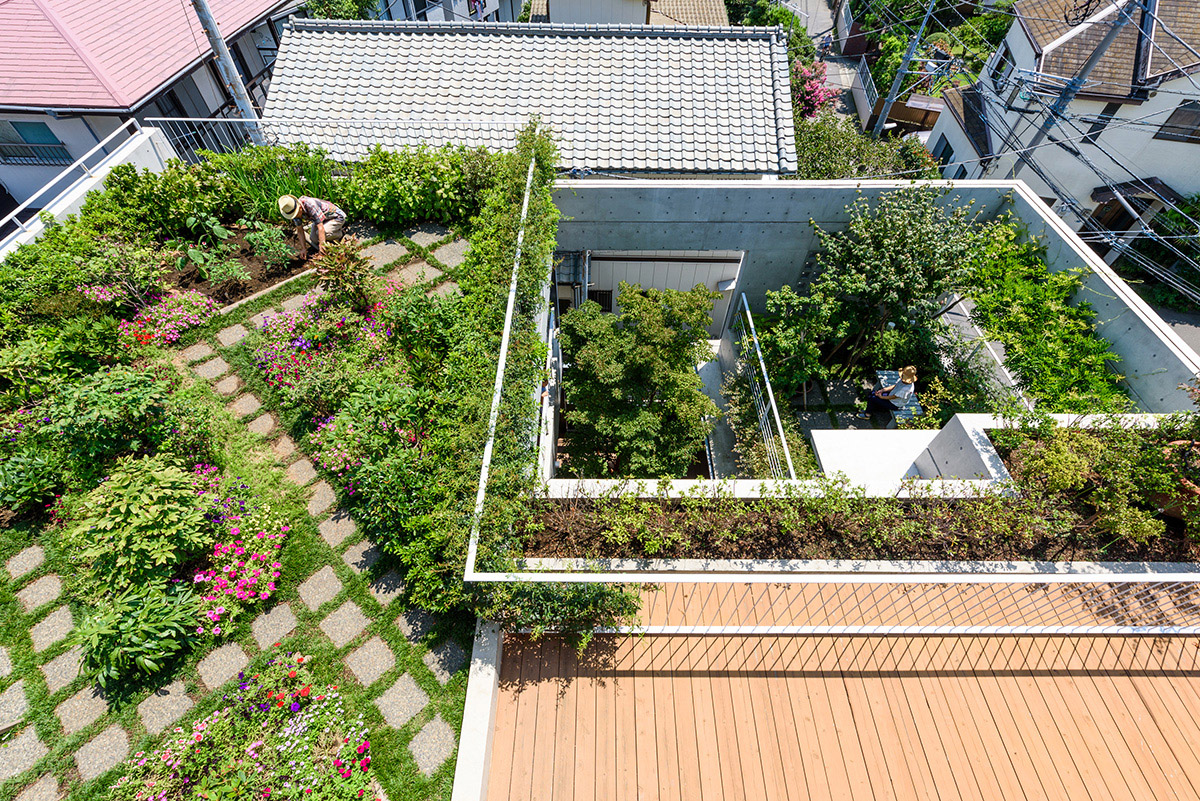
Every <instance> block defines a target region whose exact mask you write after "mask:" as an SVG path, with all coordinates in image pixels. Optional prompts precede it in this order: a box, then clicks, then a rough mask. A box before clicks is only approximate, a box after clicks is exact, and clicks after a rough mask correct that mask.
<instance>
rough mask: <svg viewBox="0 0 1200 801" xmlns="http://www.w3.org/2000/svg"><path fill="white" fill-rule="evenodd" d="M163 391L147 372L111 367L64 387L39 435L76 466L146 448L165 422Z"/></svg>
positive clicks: (153, 443)
mask: <svg viewBox="0 0 1200 801" xmlns="http://www.w3.org/2000/svg"><path fill="white" fill-rule="evenodd" d="M167 398H168V388H167V386H166V385H165V384H164V383H162V382H161V381H159V380H158V379H157V377H156V376H155V375H154V374H153V373H149V372H144V371H140V370H135V369H133V368H130V367H121V366H118V367H114V368H112V369H110V370H107V371H105V372H100V373H95V374H93V375H90V376H88V377H86V378H84V379H83V380H82V381H80V382H78V383H76V384H72V385H69V386H67V387H64V388H63V389H62V390H61V391H60V392H59V393H58V395H57V396H56V397H55V398H54V400H53V402H52V403H50V404H49V405H48V407H47V408H46V410H45V416H46V417H48V418H49V420H50V422H48V423H47V424H46V425H45V427H44V428H43V429H42V431H41V434H42V436H43V437H45V439H46V441H47V442H49V443H51V444H52V445H53V446H54V447H58V448H62V449H63V450H64V451H65V452H66V453H67V454H68V455H69V456H70V457H71V458H72V459H74V460H75V461H77V462H79V463H80V464H81V465H96V464H99V463H103V462H104V461H106V460H108V459H111V458H113V457H115V456H117V455H119V454H122V453H127V452H137V451H142V450H150V449H152V448H153V447H154V446H155V445H156V444H157V442H158V440H159V438H160V437H161V435H162V426H163V423H164V422H165V421H166V419H167Z"/></svg>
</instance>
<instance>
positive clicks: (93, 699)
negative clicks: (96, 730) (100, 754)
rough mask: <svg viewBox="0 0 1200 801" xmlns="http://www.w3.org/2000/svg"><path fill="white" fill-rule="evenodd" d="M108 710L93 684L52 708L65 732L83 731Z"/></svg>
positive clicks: (102, 697)
mask: <svg viewBox="0 0 1200 801" xmlns="http://www.w3.org/2000/svg"><path fill="white" fill-rule="evenodd" d="M107 711H108V702H107V701H105V700H104V696H102V695H100V690H99V689H97V688H96V687H95V686H89V687H84V688H83V689H82V690H80V691H79V692H77V693H75V694H74V695H72V696H71V697H70V698H68V699H67V700H65V701H63V702H62V703H61V704H59V705H58V706H57V707H55V709H54V714H55V715H58V719H59V720H60V721H62V725H63V730H64V731H65V732H66V733H67V734H74V733H75V732H77V731H83V730H84V729H86V728H87V727H88V726H91V725H92V724H93V723H95V722H96V721H97V720H99V719H100V718H101V717H102V716H103V715H104V713H105V712H107Z"/></svg>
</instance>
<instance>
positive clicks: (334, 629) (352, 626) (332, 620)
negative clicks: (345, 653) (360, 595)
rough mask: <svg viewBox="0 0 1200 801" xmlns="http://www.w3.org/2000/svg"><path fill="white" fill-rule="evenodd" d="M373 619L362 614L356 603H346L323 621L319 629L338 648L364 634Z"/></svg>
mask: <svg viewBox="0 0 1200 801" xmlns="http://www.w3.org/2000/svg"><path fill="white" fill-rule="evenodd" d="M370 622H371V619H370V618H369V617H367V616H366V615H364V614H363V613H362V610H361V609H359V608H358V604H356V603H354V601H346V602H345V603H344V604H342V605H341V606H339V607H338V608H337V609H335V610H333V611H332V612H330V613H329V616H328V617H327V618H325V619H324V620H322V621H321V623H320V624H319V627H320V629H321V631H323V632H325V636H326V637H328V638H329V639H330V640H332V641H333V644H334V645H336V646H337V647H338V648H341V647H342V646H344V645H346V644H347V643H348V642H350V641H351V640H353V639H354V638H355V637H357V636H358V635H360V634H362V633H363V629H365V628H366V627H367V625H368V624H369V623H370Z"/></svg>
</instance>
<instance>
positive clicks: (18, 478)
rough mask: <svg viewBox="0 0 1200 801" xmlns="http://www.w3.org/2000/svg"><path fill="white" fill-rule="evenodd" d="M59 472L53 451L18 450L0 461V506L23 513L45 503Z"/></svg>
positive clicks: (57, 479)
mask: <svg viewBox="0 0 1200 801" xmlns="http://www.w3.org/2000/svg"><path fill="white" fill-rule="evenodd" d="M61 475H62V472H61V466H60V465H58V464H57V463H56V461H55V459H54V454H53V452H39V451H37V450H33V449H28V448H26V449H21V450H18V451H17V452H16V453H13V454H9V455H8V456H6V457H4V459H3V460H2V461H0V506H3V507H5V508H8V509H11V510H13V511H14V512H18V513H21V512H25V511H28V510H31V509H34V508H36V507H38V506H41V505H42V504H45V503H46V502H47V501H49V500H50V498H51V497H52V496H53V494H54V489H55V487H57V486H58V485H59V481H60V477H61Z"/></svg>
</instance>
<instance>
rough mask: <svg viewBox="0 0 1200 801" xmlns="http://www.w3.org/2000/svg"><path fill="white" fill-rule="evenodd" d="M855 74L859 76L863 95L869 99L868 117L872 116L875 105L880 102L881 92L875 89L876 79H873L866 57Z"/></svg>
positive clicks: (860, 62) (862, 59)
mask: <svg viewBox="0 0 1200 801" xmlns="http://www.w3.org/2000/svg"><path fill="white" fill-rule="evenodd" d="M855 74H856V75H857V76H858V82H859V83H860V84H861V85H862V89H863V94H864V95H866V97H867V108H868V109H869V111H868V116H870V114H872V113H874V110H875V104H876V103H878V102H879V90H878V89H876V88H875V79H874V78H872V77H871V66H870V65H869V64H867V59H866V58H865V57H864V58H860V59H859V60H858V67H857V69H856V71H855Z"/></svg>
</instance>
